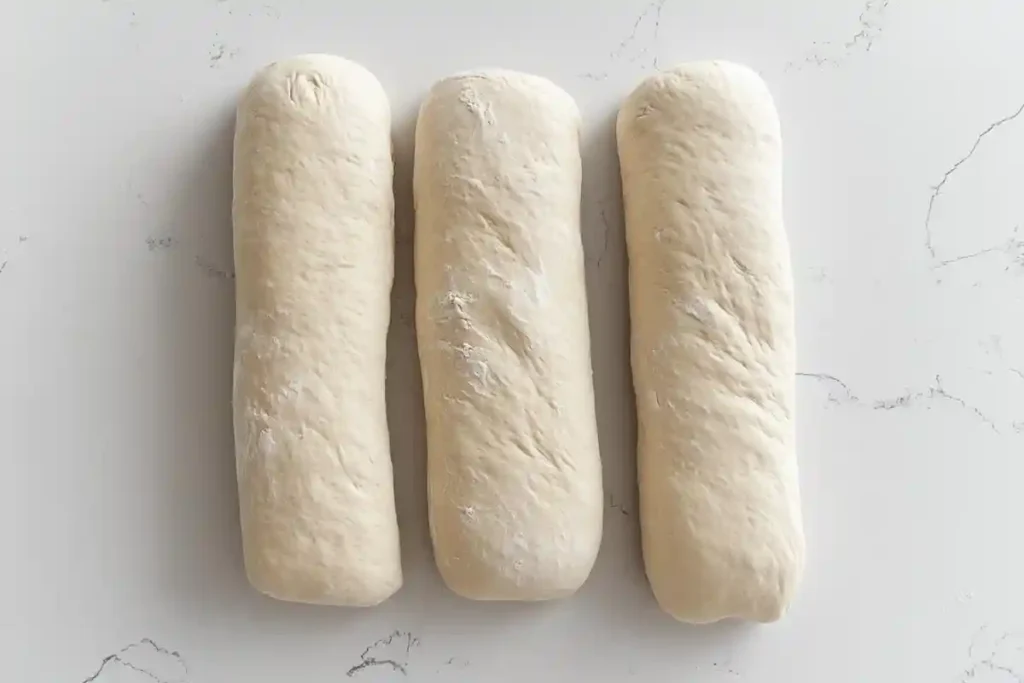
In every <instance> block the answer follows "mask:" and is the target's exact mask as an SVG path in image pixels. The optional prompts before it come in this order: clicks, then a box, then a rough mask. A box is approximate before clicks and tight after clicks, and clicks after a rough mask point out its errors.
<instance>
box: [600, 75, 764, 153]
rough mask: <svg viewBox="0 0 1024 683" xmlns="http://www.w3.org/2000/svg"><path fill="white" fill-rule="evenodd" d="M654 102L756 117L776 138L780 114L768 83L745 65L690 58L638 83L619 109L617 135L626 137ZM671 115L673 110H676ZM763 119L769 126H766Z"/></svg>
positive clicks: (721, 115) (716, 114)
mask: <svg viewBox="0 0 1024 683" xmlns="http://www.w3.org/2000/svg"><path fill="white" fill-rule="evenodd" d="M659 103H664V104H666V105H671V106H673V107H678V106H680V105H681V104H684V103H685V106H686V107H687V108H688V109H690V110H692V112H694V113H697V112H700V113H703V114H704V115H706V116H713V117H714V118H729V119H732V120H739V121H742V120H744V119H746V120H756V121H758V122H759V123H760V124H761V125H760V126H759V127H760V128H762V129H763V128H767V129H770V130H773V131H774V132H775V134H776V137H779V138H781V135H779V134H778V131H779V128H780V126H779V116H778V112H777V111H776V109H775V102H774V100H773V98H772V94H771V91H770V90H769V89H768V85H767V84H766V83H765V82H764V79H762V78H761V76H760V75H759V74H758V73H757V72H756V71H754V70H753V69H751V68H750V67H748V66H744V65H743V64H737V63H735V62H726V61H717V60H713V61H703V62H690V63H686V64H680V65H678V66H674V67H672V68H671V69H667V70H665V71H662V72H661V73H658V74H655V75H653V76H648V77H647V78H646V79H644V80H643V81H641V82H640V85H638V86H637V87H636V88H635V89H634V90H633V92H631V93H630V94H629V96H628V97H627V98H626V101H625V102H624V103H623V104H622V107H621V108H620V109H619V113H618V116H617V117H616V122H615V124H616V125H615V129H616V136H617V137H618V138H620V139H622V138H624V137H628V135H629V133H630V131H631V128H632V127H631V125H630V124H632V123H633V122H634V121H637V120H640V119H643V118H644V117H646V116H648V115H650V114H651V113H652V110H655V109H657V108H658V105H659ZM675 115H678V111H677V112H676V114H675ZM766 122H770V125H768V126H766V125H765V124H766Z"/></svg>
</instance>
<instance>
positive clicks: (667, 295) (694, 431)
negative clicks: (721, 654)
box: [617, 62, 804, 623]
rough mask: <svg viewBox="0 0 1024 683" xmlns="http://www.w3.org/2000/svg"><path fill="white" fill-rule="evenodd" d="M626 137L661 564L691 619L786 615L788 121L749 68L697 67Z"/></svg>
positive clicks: (674, 600) (643, 396) (790, 369)
mask: <svg viewBox="0 0 1024 683" xmlns="http://www.w3.org/2000/svg"><path fill="white" fill-rule="evenodd" d="M617 134H618V148H619V158H620V162H621V170H622V188H623V194H624V204H625V213H626V237H627V242H628V250H629V264H630V267H629V277H630V305H631V314H630V317H631V321H632V364H633V377H634V384H635V389H636V399H637V412H638V417H639V442H638V467H639V485H640V499H641V506H640V511H641V526H642V536H643V553H644V563H645V565H646V570H647V576H648V578H649V580H650V582H651V587H652V588H653V590H654V594H655V597H656V598H657V600H658V602H659V603H660V605H661V606H662V608H663V609H664V610H665V611H667V612H668V613H669V614H671V615H672V616H674V617H676V618H677V619H680V620H683V621H688V622H695V623H702V622H711V621H716V620H718V619H722V618H726V617H740V618H747V619H751V620H758V621H772V620H775V619H777V618H779V617H780V616H781V614H782V613H783V611H784V610H785V608H786V605H787V603H788V602H789V601H790V599H791V597H792V595H793V592H794V589H795V588H796V585H797V583H798V580H799V577H800V574H801V571H802V566H803V561H804V538H803V532H802V523H801V513H800V499H799V492H798V482H797V465H796V455H795V451H794V426H793V404H794V372H795V367H794V363H795V360H794V348H795V345H794V324H793V293H792V275H791V271H790V264H789V254H788V246H787V242H786V234H785V231H784V229H783V224H782V191H781V190H782V182H781V178H782V169H781V140H780V132H779V122H778V117H777V115H776V113H775V109H774V105H773V104H772V99H771V96H770V94H769V93H768V90H767V88H766V87H765V85H764V83H763V82H762V81H761V79H760V78H758V76H757V75H756V74H754V73H753V72H752V71H750V70H748V69H746V68H744V67H740V66H736V65H732V64H727V63H721V62H706V63H696V64H689V65H684V66H681V67H678V68H676V69H673V70H671V71H668V72H665V73H661V74H658V75H656V76H652V77H650V78H648V79H647V80H646V81H644V82H643V83H642V84H641V85H640V86H639V87H638V88H637V89H636V90H635V91H634V92H633V93H632V94H631V95H630V96H629V98H628V99H627V101H626V102H625V104H624V105H623V106H622V108H621V110H620V112H619V116H618V122H617Z"/></svg>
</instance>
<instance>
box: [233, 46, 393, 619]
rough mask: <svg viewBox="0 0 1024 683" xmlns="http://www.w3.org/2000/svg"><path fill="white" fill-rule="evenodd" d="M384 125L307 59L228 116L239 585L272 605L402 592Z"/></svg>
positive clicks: (355, 79) (387, 120) (358, 83)
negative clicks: (391, 421)
mask: <svg viewBox="0 0 1024 683" xmlns="http://www.w3.org/2000/svg"><path fill="white" fill-rule="evenodd" d="M391 178H392V161H391V115H390V108H389V105H388V101H387V97H386V96H385V94H384V91H383V89H382V88H381V86H380V84H379V83H378V82H377V80H376V79H375V78H374V77H373V75H371V74H370V73H369V72H368V71H367V70H366V69H364V68H362V67H361V66H359V65H357V64H353V63H352V62H348V61H346V60H344V59H341V58H339V57H331V56H327V55H308V56H302V57H295V58H292V59H288V60H285V61H282V62H277V63H275V64H271V65H270V66H268V67H266V68H265V69H264V70H263V71H261V72H260V73H259V74H257V75H256V77H255V78H254V79H253V81H252V83H251V84H250V86H249V88H248V90H247V91H246V93H245V95H244V97H243V98H242V102H241V104H240V105H239V107H238V120H237V128H236V132H235V165H234V205H233V216H234V242H235V268H236V272H237V293H236V296H237V315H236V334H235V377H234V416H235V448H236V461H237V467H238V486H239V502H240V505H241V521H242V540H243V545H244V550H245V566H246V571H247V573H248V575H249V580H250V581H251V582H252V584H253V586H255V587H256V588H257V589H259V590H260V591H262V592H264V593H266V594H267V595H270V596H272V597H275V598H279V599H282V600H293V601H297V602H311V603H320V604H331V605H374V604H377V603H379V602H381V601H382V600H384V599H385V598H387V597H388V596H390V595H391V594H392V593H394V592H395V591H396V590H398V588H399V586H401V584H402V568H401V564H400V557H399V544H398V525H397V521H396V516H395V501H394V490H393V484H392V474H391V455H390V445H389V441H388V426H387V421H386V416H385V407H384V361H385V344H386V337H387V330H388V323H389V319H390V292H391V281H392V275H393V268H394V265H393V261H394V245H393V234H394V224H393V205H394V196H393V192H392V186H391Z"/></svg>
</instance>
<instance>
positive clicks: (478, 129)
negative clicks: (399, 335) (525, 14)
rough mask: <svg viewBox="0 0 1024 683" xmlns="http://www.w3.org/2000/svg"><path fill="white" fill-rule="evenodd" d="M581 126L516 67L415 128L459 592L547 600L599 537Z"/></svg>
mask: <svg viewBox="0 0 1024 683" xmlns="http://www.w3.org/2000/svg"><path fill="white" fill-rule="evenodd" d="M579 125H580V116H579V111H578V109H577V108H576V104H575V103H574V102H573V100H572V98H571V97H569V95H567V94H566V93H565V92H563V91H562V90H560V89H559V88H558V87H557V86H555V85H554V84H552V83H550V82H549V81H547V80H545V79H542V78H539V77H536V76H528V75H524V74H519V73H514V72H508V71H484V72H479V73H467V74H461V75H457V76H454V77H451V78H448V79H446V80H443V81H441V82H439V83H437V84H436V85H435V86H434V87H433V89H432V90H431V92H430V94H429V96H428V97H427V100H426V101H425V102H424V104H423V106H422V108H421V109H420V115H419V120H418V122H417V126H416V161H415V172H414V194H415V201H416V291H417V298H416V324H417V329H418V336H419V352H420V361H421V365H422V371H423V392H424V398H425V402H426V417H427V440H428V496H429V502H430V529H431V534H432V536H433V541H434V555H435V558H436V561H437V565H438V567H439V569H440V571H441V575H442V576H443V577H444V580H445V582H446V583H447V584H448V586H449V587H450V588H451V589H452V590H454V591H455V592H456V593H459V594H460V595H463V596H465V597H469V598H475V599H479V600H543V599H548V598H556V597H559V596H564V595H567V594H570V593H572V592H574V591H575V590H576V589H577V588H579V587H580V585H581V584H582V583H583V582H584V581H585V580H586V578H587V575H588V574H589V573H590V569H591V567H592V566H593V563H594V558H595V556H596V555H597V550H598V546H599V545H600V540H601V524H602V513H603V510H602V496H603V494H602V489H601V463H600V455H599V451H598V442H597V424H596V418H595V414H594V393H593V381H592V370H591V366H590V335H589V328H588V324H587V300H586V286H585V279H584V271H583V246H582V242H581V235H580V179H581V169H580V152H579Z"/></svg>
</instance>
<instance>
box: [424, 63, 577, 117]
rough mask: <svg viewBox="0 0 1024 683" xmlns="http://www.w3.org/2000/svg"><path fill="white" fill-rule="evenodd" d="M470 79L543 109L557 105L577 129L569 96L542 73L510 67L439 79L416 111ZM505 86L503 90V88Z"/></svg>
mask: <svg viewBox="0 0 1024 683" xmlns="http://www.w3.org/2000/svg"><path fill="white" fill-rule="evenodd" d="M474 82H483V83H492V84H494V85H496V86H497V87H501V88H502V89H503V92H504V93H506V94H507V93H513V92H514V93H516V94H518V95H520V96H524V97H529V98H530V99H531V100H532V101H535V102H536V103H537V106H538V108H543V109H545V110H547V109H551V108H557V109H559V110H561V111H562V112H563V113H564V115H565V116H566V117H568V118H571V119H573V120H574V121H575V125H576V127H577V129H578V128H579V126H580V123H581V122H582V115H581V114H580V109H579V106H578V105H577V104H576V100H574V99H573V97H572V95H570V94H569V93H567V92H566V91H565V90H563V89H562V88H560V87H559V86H558V85H556V84H555V83H553V82H552V81H550V80H548V79H546V78H544V77H543V76H535V75H533V74H527V73H522V72H520V71H513V70H511V69H472V70H470V71H462V72H459V73H457V74H453V75H451V76H448V77H447V78H442V79H441V80H440V81H438V82H437V83H435V84H434V85H433V87H431V88H430V92H429V93H428V94H427V97H426V98H425V99H424V100H423V104H422V105H421V107H420V112H423V111H425V110H427V108H428V104H429V103H430V102H431V101H432V100H435V99H438V98H446V97H448V96H450V94H451V93H453V92H459V91H460V90H462V89H463V88H465V87H466V86H471V85H472V84H473V83H474ZM506 87H507V89H505V88H506Z"/></svg>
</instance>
